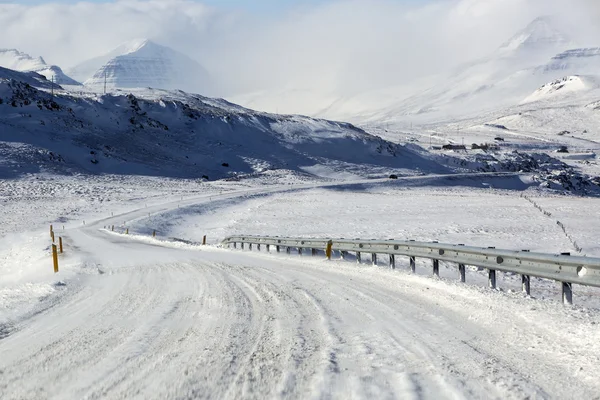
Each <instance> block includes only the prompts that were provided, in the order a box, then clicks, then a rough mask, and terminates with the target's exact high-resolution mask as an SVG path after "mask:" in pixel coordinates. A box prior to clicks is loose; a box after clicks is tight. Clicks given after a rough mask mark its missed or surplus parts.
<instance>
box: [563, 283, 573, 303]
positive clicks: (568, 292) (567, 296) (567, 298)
mask: <svg viewBox="0 0 600 400" xmlns="http://www.w3.org/2000/svg"><path fill="white" fill-rule="evenodd" d="M562 298H563V304H565V305H568V306H572V305H573V284H572V283H569V282H562Z"/></svg>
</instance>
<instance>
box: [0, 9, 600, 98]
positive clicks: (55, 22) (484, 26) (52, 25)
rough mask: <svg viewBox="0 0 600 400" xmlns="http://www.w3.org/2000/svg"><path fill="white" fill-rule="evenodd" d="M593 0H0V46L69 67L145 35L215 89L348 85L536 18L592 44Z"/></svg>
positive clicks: (454, 60) (462, 51)
mask: <svg viewBox="0 0 600 400" xmlns="http://www.w3.org/2000/svg"><path fill="white" fill-rule="evenodd" d="M599 3H600V1H598V0H337V1H335V0H330V1H327V0H296V1H294V0H205V1H193V0H144V1H142V0H116V1H100V0H97V1H92V0H90V1H72V0H64V1H27V0H25V1H23V0H20V1H18V2H17V1H15V2H10V1H2V0H0V33H1V34H0V48H17V49H19V50H21V51H24V52H27V53H29V54H31V55H34V56H38V55H41V56H43V57H44V58H45V59H46V61H47V62H49V63H54V64H57V65H59V66H61V67H63V68H64V69H66V70H68V68H69V67H73V66H75V65H76V64H78V63H79V62H82V61H84V60H86V59H89V58H92V57H96V56H99V55H102V54H105V53H107V52H109V51H110V50H112V49H113V48H115V47H116V46H118V45H119V44H121V43H123V42H125V41H128V40H131V39H134V38H150V39H153V40H155V41H156V42H158V43H160V44H163V45H167V46H170V47H173V48H174V49H176V50H179V51H181V52H184V53H186V54H187V55H189V56H190V57H192V58H194V59H196V60H197V61H199V62H200V63H201V64H203V65H204V66H205V67H206V68H207V69H208V70H209V71H210V72H211V74H212V75H213V76H214V77H215V79H217V80H219V83H220V87H221V91H222V93H219V94H223V95H224V94H229V93H240V92H249V91H256V90H261V89H268V88H274V87H290V88H307V87H312V88H319V89H320V90H324V91H328V90H330V91H336V92H344V93H355V92H359V91H363V90H368V89H371V88H376V87H382V86H386V85H393V84H401V83H405V82H407V81H410V80H411V79H414V78H416V77H418V76H424V75H427V74H431V73H436V72H440V71H443V70H447V69H448V68H449V67H452V66H455V65H457V64H460V63H462V62H465V61H468V60H472V59H475V58H478V57H483V56H485V55H487V54H490V53H491V52H493V51H494V50H495V49H496V48H497V47H498V46H499V45H500V44H502V43H503V42H504V41H506V40H507V39H509V38H510V37H511V36H512V35H513V34H514V33H515V32H517V31H518V30H520V29H522V28H523V27H525V26H526V25H527V24H528V23H529V22H530V21H532V20H533V19H534V18H535V17H537V16H540V15H546V14H558V15H560V18H561V20H563V22H565V25H570V26H575V27H576V28H577V29H579V30H581V29H584V31H585V34H584V35H583V36H584V37H586V38H587V39H589V42H590V44H598V45H600V41H599V42H598V43H596V42H595V40H596V38H597V37H598V36H597V32H596V29H597V25H598V24H597V23H594V21H598V20H600V13H599V7H600V4H599ZM595 18H598V19H595Z"/></svg>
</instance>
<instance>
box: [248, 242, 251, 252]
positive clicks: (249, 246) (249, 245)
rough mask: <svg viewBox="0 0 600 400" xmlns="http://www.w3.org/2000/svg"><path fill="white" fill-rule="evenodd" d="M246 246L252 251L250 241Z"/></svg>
mask: <svg viewBox="0 0 600 400" xmlns="http://www.w3.org/2000/svg"><path fill="white" fill-rule="evenodd" d="M248 248H249V249H250V251H252V243H248Z"/></svg>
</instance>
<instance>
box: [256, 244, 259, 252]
mask: <svg viewBox="0 0 600 400" xmlns="http://www.w3.org/2000/svg"><path fill="white" fill-rule="evenodd" d="M256 250H258V251H260V243H259V244H257V245H256Z"/></svg>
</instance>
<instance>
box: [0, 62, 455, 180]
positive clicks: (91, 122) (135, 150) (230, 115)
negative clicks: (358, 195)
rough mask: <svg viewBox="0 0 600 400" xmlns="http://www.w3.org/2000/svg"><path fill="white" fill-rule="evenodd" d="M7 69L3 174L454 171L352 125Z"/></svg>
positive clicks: (2, 85) (1, 91) (1, 112)
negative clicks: (46, 80)
mask: <svg viewBox="0 0 600 400" xmlns="http://www.w3.org/2000/svg"><path fill="white" fill-rule="evenodd" d="M35 86H38V85H37V84H36V81H35V79H34V78H32V77H31V76H29V75H24V74H20V73H18V72H14V71H10V70H5V69H2V70H0V99H1V100H2V104H0V131H1V132H2V137H1V139H0V140H2V141H1V142H0V176H5V177H6V176H15V175H20V174H23V173H28V172H38V171H44V170H52V171H56V172H59V173H65V172H87V173H116V174H142V175H160V176H178V177H192V178H201V177H203V176H204V177H208V178H210V179H216V178H226V177H235V176H239V175H240V174H250V173H256V172H265V171H269V170H274V169H285V170H292V171H296V172H298V173H308V174H313V175H318V176H327V177H334V176H335V177H340V176H344V177H356V176H385V175H387V174H389V173H390V172H392V171H397V172H402V170H404V172H407V173H410V172H411V171H412V173H414V172H416V171H429V172H443V171H445V170H446V169H445V168H443V167H441V166H440V165H439V164H437V163H435V162H431V161H428V160H426V159H424V158H422V157H420V156H419V155H417V154H415V153H414V152H411V151H409V150H406V149H405V148H404V147H402V146H399V145H395V144H393V143H390V142H387V141H385V140H383V139H381V138H378V137H375V136H372V135H369V134H367V133H366V132H364V131H363V130H361V129H358V128H356V127H354V126H352V125H350V124H346V123H338V122H331V121H326V120H319V119H312V118H308V117H301V116H285V115H272V114H265V113H259V112H254V111H252V110H248V109H245V108H242V107H239V106H236V105H234V104H231V103H228V102H226V101H224V100H219V99H210V98H206V97H202V96H198V95H190V94H187V93H184V92H169V91H163V90H138V91H134V94H131V93H127V92H116V93H113V94H107V95H103V96H100V95H95V94H92V95H90V94H85V93H83V94H79V95H74V94H70V93H68V92H65V91H57V90H55V95H54V100H52V99H51V97H50V93H48V91H47V90H45V91H44V90H40V89H38V88H36V87H35Z"/></svg>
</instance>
